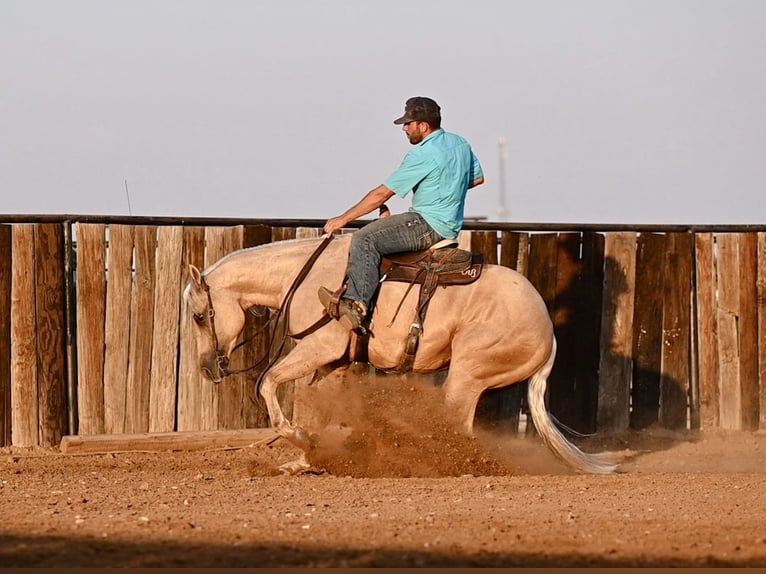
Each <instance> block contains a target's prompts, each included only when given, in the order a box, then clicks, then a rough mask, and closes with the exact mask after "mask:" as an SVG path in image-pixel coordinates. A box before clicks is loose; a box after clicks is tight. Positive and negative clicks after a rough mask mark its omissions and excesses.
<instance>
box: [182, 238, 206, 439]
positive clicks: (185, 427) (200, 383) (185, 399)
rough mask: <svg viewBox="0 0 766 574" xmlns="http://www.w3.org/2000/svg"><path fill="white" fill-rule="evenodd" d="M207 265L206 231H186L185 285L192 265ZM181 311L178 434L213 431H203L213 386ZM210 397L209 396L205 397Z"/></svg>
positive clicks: (188, 318)
mask: <svg viewBox="0 0 766 574" xmlns="http://www.w3.org/2000/svg"><path fill="white" fill-rule="evenodd" d="M204 263H205V228H204V227H186V228H184V245H183V257H182V267H183V273H182V277H183V280H182V284H183V286H184V287H185V285H186V284H187V283H188V282H189V279H190V277H189V271H188V268H189V265H194V266H195V267H197V268H199V269H202V268H203V267H204ZM184 311H185V310H184V309H182V315H181V326H180V331H181V345H180V357H179V372H178V415H177V419H178V420H177V430H179V431H192V430H210V429H204V428H203V427H202V425H201V424H200V422H201V421H202V408H203V402H205V401H204V399H205V398H206V396H207V395H209V393H210V392H211V387H212V383H210V382H209V381H207V384H206V382H205V381H204V380H203V377H202V374H201V373H200V371H199V367H198V366H197V363H196V357H195V348H194V338H193V337H192V335H191V321H190V317H189V316H188V314H187V313H185V312H184ZM206 393H207V395H206Z"/></svg>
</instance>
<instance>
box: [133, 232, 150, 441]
mask: <svg viewBox="0 0 766 574" xmlns="http://www.w3.org/2000/svg"><path fill="white" fill-rule="evenodd" d="M134 234H135V235H134V249H135V251H134V268H135V271H134V274H133V285H132V287H131V296H130V301H131V307H130V348H129V350H128V357H129V359H128V360H129V363H128V380H127V387H126V393H125V396H126V401H127V403H126V404H127V408H126V410H125V414H126V417H125V432H126V433H138V432H147V431H148V430H149V394H150V387H149V384H150V382H151V368H152V339H153V336H154V330H153V329H154V289H155V284H156V259H157V227H156V226H153V225H138V226H136V228H135V230H134Z"/></svg>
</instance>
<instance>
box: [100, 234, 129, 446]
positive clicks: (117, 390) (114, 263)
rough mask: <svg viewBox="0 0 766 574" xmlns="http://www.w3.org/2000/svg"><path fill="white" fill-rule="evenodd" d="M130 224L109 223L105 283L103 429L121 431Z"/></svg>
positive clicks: (125, 376) (125, 378) (124, 400)
mask: <svg viewBox="0 0 766 574" xmlns="http://www.w3.org/2000/svg"><path fill="white" fill-rule="evenodd" d="M132 284H133V226H132V225H110V226H109V247H108V259H107V282H106V319H105V321H106V326H105V332H106V333H105V348H106V351H105V358H104V431H105V432H106V433H108V434H111V433H124V432H125V421H126V419H127V413H126V410H127V388H128V365H129V364H130V360H129V357H130V330H131V325H130V315H131V312H130V311H131V308H132V305H131V286H132Z"/></svg>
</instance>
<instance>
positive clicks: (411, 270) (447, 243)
mask: <svg viewBox="0 0 766 574" xmlns="http://www.w3.org/2000/svg"><path fill="white" fill-rule="evenodd" d="M483 266H484V257H483V256H482V255H481V254H480V253H472V252H470V251H466V250H464V249H459V248H458V247H457V241H454V240H449V239H445V240H443V241H440V242H438V243H436V244H434V245H433V246H431V247H430V248H428V249H425V250H423V251H413V252H404V253H394V254H392V255H386V256H384V257H382V258H381V262H380V283H383V282H384V281H399V282H405V283H409V287H408V288H407V291H406V292H405V293H404V296H403V297H402V300H401V301H400V302H399V305H398V307H397V308H396V311H395V312H394V316H393V317H392V318H391V322H392V323H393V321H394V320H395V319H396V316H397V315H398V314H399V310H400V309H401V307H402V304H403V303H404V300H405V299H406V298H407V295H409V293H410V290H411V289H412V288H413V287H414V286H415V285H419V286H420V293H419V295H418V304H417V307H416V309H415V317H414V318H413V320H412V324H411V325H410V330H409V332H408V334H407V344H406V346H405V350H404V356H403V357H402V360H401V361H400V362H399V366H398V368H397V370H398V371H399V372H408V371H411V370H412V365H413V364H414V362H415V353H416V352H417V349H418V343H419V342H420V335H421V334H422V333H423V322H424V321H425V316H426V311H427V310H428V304H429V302H430V301H431V297H433V295H434V293H435V291H436V288H437V287H438V286H439V285H441V286H444V287H446V286H447V285H467V284H469V283H473V282H474V281H476V280H477V279H478V278H479V277H480V276H481V270H482V267H483ZM346 287H347V284H346V280H345V279H344V281H343V284H342V285H341V287H340V288H339V289H338V290H336V291H335V292H334V293H333V295H332V299H331V304H332V305H331V308H333V307H334V309H335V311H336V312H337V309H338V304H339V302H340V299H341V297H342V296H343V294H344V293H345V291H346ZM376 300H377V293H376V296H375V299H374V300H373V301H372V304H373V305H375V302H376ZM370 316H372V313H370V314H369V315H368V318H367V320H366V324H365V325H363V326H362V328H361V329H359V330H358V332H356V333H354V334H355V335H356V336H355V337H353V338H354V343H353V344H352V349H351V357H352V358H353V360H362V359H364V358H365V357H366V356H367V343H368V342H369V336H370V332H369V328H368V327H369V317H370Z"/></svg>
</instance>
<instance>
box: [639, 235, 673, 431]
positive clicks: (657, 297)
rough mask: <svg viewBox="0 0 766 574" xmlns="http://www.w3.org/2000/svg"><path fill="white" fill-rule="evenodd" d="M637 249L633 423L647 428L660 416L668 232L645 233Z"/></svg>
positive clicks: (641, 427) (640, 237)
mask: <svg viewBox="0 0 766 574" xmlns="http://www.w3.org/2000/svg"><path fill="white" fill-rule="evenodd" d="M637 249H638V251H637V256H636V277H640V278H641V280H640V281H636V300H635V305H636V306H635V311H634V315H633V329H634V330H633V352H632V355H633V388H632V392H631V402H632V409H631V417H630V426H631V427H632V428H636V429H643V428H646V427H649V426H651V425H653V424H655V423H657V421H658V420H659V408H660V374H661V372H662V296H663V292H664V284H665V283H664V276H665V274H664V271H665V269H664V264H665V257H664V256H665V236H664V235H662V234H657V233H648V234H647V233H642V234H641V235H640V236H639V238H638V247H637Z"/></svg>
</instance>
